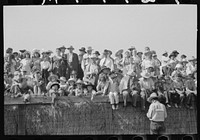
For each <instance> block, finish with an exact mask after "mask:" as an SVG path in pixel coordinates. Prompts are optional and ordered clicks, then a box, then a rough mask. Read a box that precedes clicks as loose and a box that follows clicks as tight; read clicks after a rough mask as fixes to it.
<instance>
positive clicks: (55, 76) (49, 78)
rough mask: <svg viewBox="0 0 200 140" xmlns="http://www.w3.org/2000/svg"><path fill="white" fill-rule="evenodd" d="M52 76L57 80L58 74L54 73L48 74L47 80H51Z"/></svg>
mask: <svg viewBox="0 0 200 140" xmlns="http://www.w3.org/2000/svg"><path fill="white" fill-rule="evenodd" d="M52 78H55V79H56V80H58V76H57V75H55V74H53V75H50V76H49V77H48V80H49V81H51V80H52Z"/></svg>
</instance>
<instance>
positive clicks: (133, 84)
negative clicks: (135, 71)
mask: <svg viewBox="0 0 200 140" xmlns="http://www.w3.org/2000/svg"><path fill="white" fill-rule="evenodd" d="M138 81H139V79H138V78H137V77H136V76H133V77H131V80H130V97H131V100H132V106H133V107H136V105H137V102H138V100H139V97H140V92H141V89H140V84H139V82H138Z"/></svg>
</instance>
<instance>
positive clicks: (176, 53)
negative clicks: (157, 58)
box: [172, 50, 179, 58]
mask: <svg viewBox="0 0 200 140" xmlns="http://www.w3.org/2000/svg"><path fill="white" fill-rule="evenodd" d="M172 53H173V54H174V57H175V58H176V57H177V56H178V55H179V52H178V51H177V50H174V51H173V52H172Z"/></svg>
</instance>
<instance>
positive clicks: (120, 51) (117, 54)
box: [115, 49, 124, 56]
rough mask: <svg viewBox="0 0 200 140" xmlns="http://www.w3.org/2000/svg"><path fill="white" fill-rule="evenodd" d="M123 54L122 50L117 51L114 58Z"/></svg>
mask: <svg viewBox="0 0 200 140" xmlns="http://www.w3.org/2000/svg"><path fill="white" fill-rule="evenodd" d="M123 52H124V50H123V49H120V50H118V51H117V52H116V53H115V56H119V55H121V54H122V53H123Z"/></svg>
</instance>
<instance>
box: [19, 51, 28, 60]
mask: <svg viewBox="0 0 200 140" xmlns="http://www.w3.org/2000/svg"><path fill="white" fill-rule="evenodd" d="M19 51H20V58H21V59H24V52H26V50H25V49H23V50H19Z"/></svg>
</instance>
